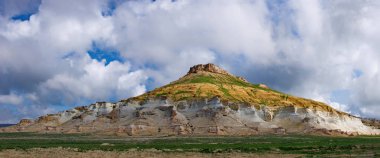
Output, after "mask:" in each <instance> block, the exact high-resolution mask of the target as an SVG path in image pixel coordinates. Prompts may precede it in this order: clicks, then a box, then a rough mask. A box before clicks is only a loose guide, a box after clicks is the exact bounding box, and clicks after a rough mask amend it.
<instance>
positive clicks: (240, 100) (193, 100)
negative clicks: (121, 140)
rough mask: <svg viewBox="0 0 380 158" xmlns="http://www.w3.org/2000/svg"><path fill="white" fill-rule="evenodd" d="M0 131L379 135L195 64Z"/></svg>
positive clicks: (352, 120)
mask: <svg viewBox="0 0 380 158" xmlns="http://www.w3.org/2000/svg"><path fill="white" fill-rule="evenodd" d="M0 130H1V131H3V132H16V131H30V132H59V133H98V134H117V135H121V136H167V135H255V134H267V133H271V134H286V133H296V134H324V135H358V134H369V135H375V134H380V131H379V130H378V129H374V128H372V127H369V126H366V125H364V124H363V123H362V122H361V120H360V118H356V117H353V116H351V115H349V114H346V113H343V112H339V111H337V110H335V109H333V108H331V107H329V106H328V105H325V104H323V103H320V102H315V101H312V100H307V99H302V98H298V97H294V96H290V95H287V94H284V93H281V92H277V91H274V90H271V89H270V88H268V87H267V86H265V85H264V86H263V85H260V84H259V85H254V84H250V83H248V82H246V81H244V80H242V79H241V78H239V77H235V76H233V75H231V74H229V73H228V72H226V71H225V70H223V69H221V68H219V67H217V66H215V65H213V64H207V65H196V66H194V67H192V68H190V70H189V72H188V74H187V75H185V76H184V77H182V78H181V79H179V80H177V81H174V82H172V83H171V84H169V85H166V86H164V87H160V88H157V89H155V90H153V91H150V92H148V93H146V94H143V95H141V96H138V97H134V98H129V99H126V100H122V101H120V102H117V103H107V102H100V103H95V104H91V105H89V106H83V107H77V108H74V109H71V110H67V111H64V112H61V113H58V114H50V115H46V116H41V117H39V118H38V119H36V120H22V121H20V123H19V124H18V125H15V126H12V127H7V128H2V129H0Z"/></svg>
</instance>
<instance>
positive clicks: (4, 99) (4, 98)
mask: <svg viewBox="0 0 380 158" xmlns="http://www.w3.org/2000/svg"><path fill="white" fill-rule="evenodd" d="M22 101H23V98H22V97H20V96H18V95H16V94H13V93H11V94H9V95H0V104H12V105H18V104H20V103H22Z"/></svg>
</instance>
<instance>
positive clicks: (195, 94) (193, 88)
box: [131, 64, 347, 115]
mask: <svg viewBox="0 0 380 158" xmlns="http://www.w3.org/2000/svg"><path fill="white" fill-rule="evenodd" d="M215 96H217V97H219V98H220V99H221V101H222V102H224V103H227V102H232V103H247V104H249V105H251V106H255V107H256V108H259V107H260V106H262V105H264V106H268V107H271V108H279V107H284V106H295V107H300V108H313V109H316V110H321V111H327V112H332V113H338V114H345V115H347V114H346V113H344V112H340V111H338V110H335V109H333V108H332V107H330V106H328V105H326V104H324V103H321V102H317V101H313V100H310V99H304V98H299V97H295V96H291V95H289V94H285V93H282V92H278V91H276V90H273V89H270V88H269V87H267V86H266V85H264V84H252V83H249V82H248V81H246V80H245V79H244V78H242V77H236V76H234V75H231V74H229V73H227V72H226V71H225V70H221V69H220V68H219V67H217V66H216V65H213V64H206V65H195V66H193V67H192V68H190V70H189V72H188V73H187V74H186V75H185V76H183V77H182V78H180V79H179V80H177V81H174V82H172V83H170V84H168V85H165V86H163V87H160V88H157V89H155V90H153V91H150V92H147V93H145V94H143V95H141V96H138V97H134V98H131V100H137V101H144V100H147V99H148V98H157V97H167V98H169V99H170V100H173V101H181V100H194V99H199V98H209V99H211V98H213V97H215ZM231 108H233V107H231Z"/></svg>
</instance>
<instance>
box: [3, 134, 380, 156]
mask: <svg viewBox="0 0 380 158" xmlns="http://www.w3.org/2000/svg"><path fill="white" fill-rule="evenodd" d="M102 143H110V144H112V145H113V146H102V145H101V144H102ZM52 147H63V148H77V149H78V150H79V151H87V150H106V151H127V150H130V149H137V150H144V149H153V148H154V149H157V150H161V151H165V152H170V151H175V152H178V151H193V152H204V153H213V152H232V151H234V152H248V153H281V154H304V155H306V156H313V155H317V156H318V155H319V156H326V155H352V156H360V155H366V156H368V155H369V156H379V155H380V137H376V136H360V137H325V136H306V135H285V136H277V135H261V136H249V137H162V138H144V139H139V138H120V137H97V136H91V135H73V134H72V135H67V134H33V133H1V134H0V150H4V149H20V150H25V149H30V148H52Z"/></svg>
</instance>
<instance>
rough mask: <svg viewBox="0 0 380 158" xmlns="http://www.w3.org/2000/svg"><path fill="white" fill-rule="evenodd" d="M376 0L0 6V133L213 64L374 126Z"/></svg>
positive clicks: (378, 47)
mask: <svg viewBox="0 0 380 158" xmlns="http://www.w3.org/2000/svg"><path fill="white" fill-rule="evenodd" d="M379 28H380V1H378V0H334V1H331V0H304V1H300V0H154V1H152V0H130V1H123V0H80V1H78V0H64V1H55V0H17V1H15V0H0V123H17V122H18V121H19V120H20V119H22V118H36V117H38V116H40V115H44V114H48V113H56V112H59V111H63V110H67V109H70V108H73V107H76V106H83V105H88V104H91V103H94V102H97V101H110V102H116V101H118V100H121V99H125V98H129V97H132V96H136V95H139V94H142V93H144V92H146V91H149V90H152V89H154V88H156V87H159V86H162V85H165V84H168V83H169V82H170V81H173V80H176V79H178V78H179V77H181V76H183V75H184V74H186V72H187V71H188V69H189V67H191V66H193V65H195V64H205V63H214V64H217V65H219V66H220V67H222V68H224V69H226V70H227V71H229V72H231V73H232V74H235V75H237V76H243V77H245V78H246V79H247V80H249V81H250V82H252V83H264V84H266V85H268V86H269V87H271V88H273V89H276V90H280V91H283V92H286V93H289V94H292V95H296V96H301V97H305V98H310V99H314V100H318V101H322V102H325V103H327V104H329V105H331V106H333V107H334V108H336V109H339V110H342V111H345V112H349V113H351V114H353V115H357V116H361V117H373V118H378V119H380V52H379V51H380V29H379Z"/></svg>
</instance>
